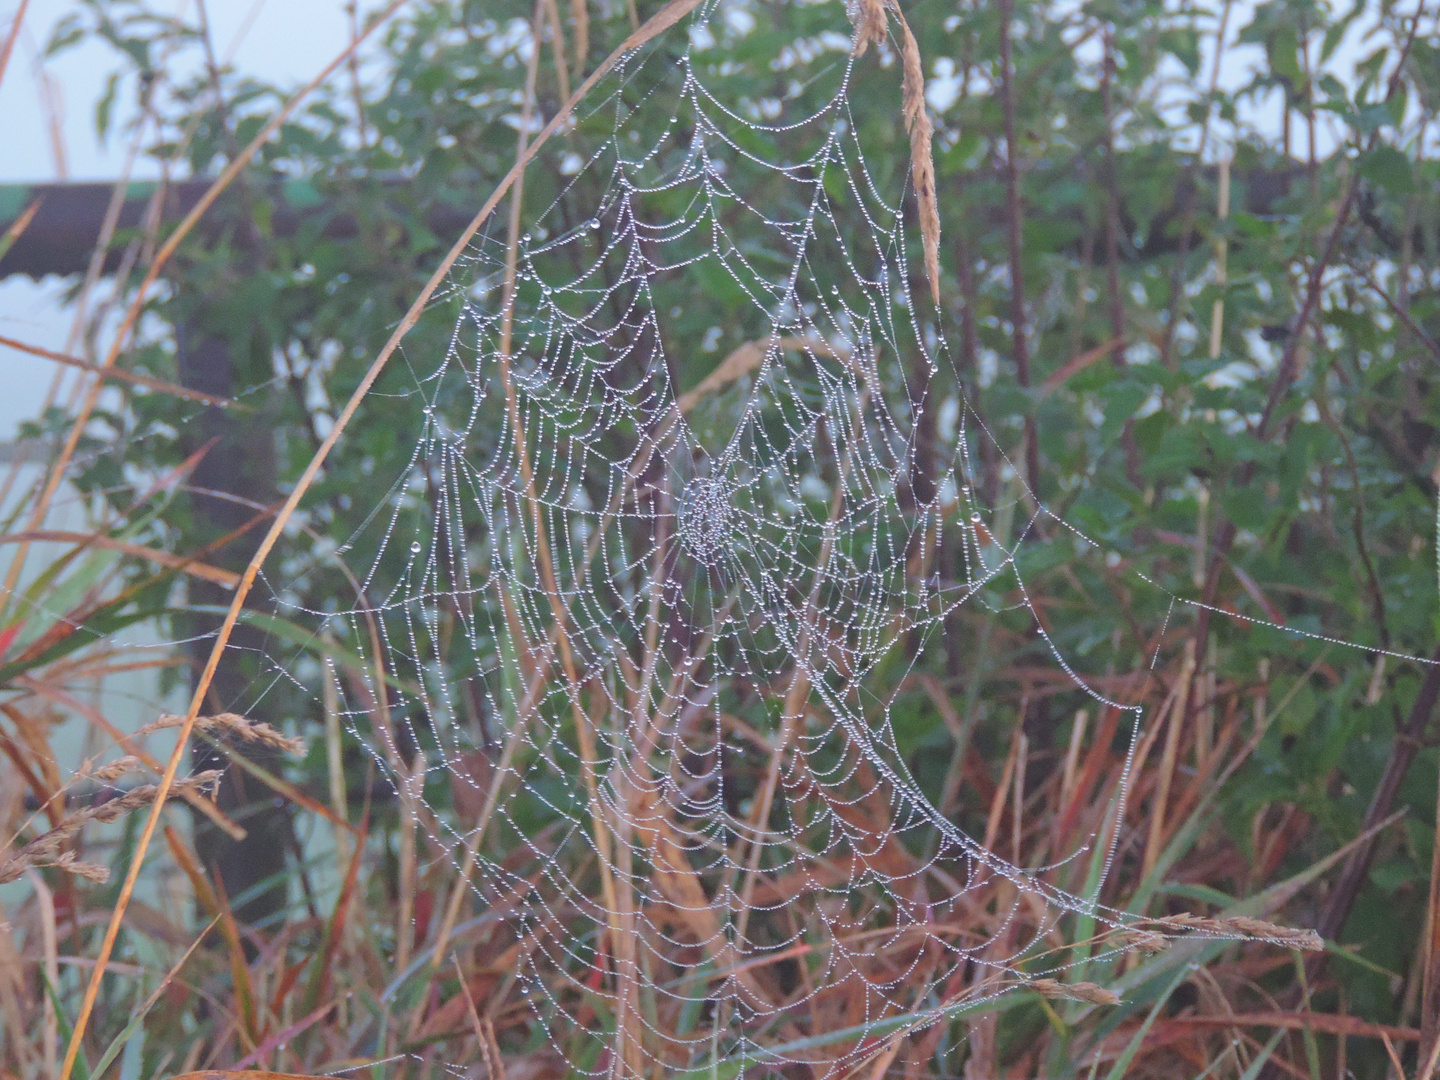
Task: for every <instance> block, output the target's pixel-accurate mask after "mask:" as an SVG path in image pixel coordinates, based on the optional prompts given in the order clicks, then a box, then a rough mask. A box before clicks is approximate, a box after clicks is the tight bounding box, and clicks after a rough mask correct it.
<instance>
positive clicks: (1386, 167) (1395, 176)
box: [1359, 146, 1415, 195]
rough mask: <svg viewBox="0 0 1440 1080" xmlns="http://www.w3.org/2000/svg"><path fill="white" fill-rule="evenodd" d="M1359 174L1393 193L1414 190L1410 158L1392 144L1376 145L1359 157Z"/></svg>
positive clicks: (1398, 193) (1406, 192) (1407, 193)
mask: <svg viewBox="0 0 1440 1080" xmlns="http://www.w3.org/2000/svg"><path fill="white" fill-rule="evenodd" d="M1359 171H1360V175H1361V176H1363V177H1364V178H1365V179H1366V180H1369V181H1370V182H1371V183H1373V184H1378V185H1379V186H1380V187H1382V188H1384V189H1385V190H1386V191H1389V192H1390V193H1391V194H1394V195H1409V194H1411V193H1412V192H1413V191H1414V190H1415V174H1414V170H1413V169H1412V168H1411V166H1410V159H1409V158H1407V157H1406V156H1405V155H1404V154H1402V153H1401V152H1400V151H1399V150H1397V149H1395V147H1393V146H1378V147H1376V148H1375V149H1374V150H1372V151H1370V153H1368V154H1366V155H1365V156H1364V157H1362V158H1361V159H1360V164H1359Z"/></svg>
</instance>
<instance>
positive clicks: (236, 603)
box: [58, 0, 700, 1080]
mask: <svg viewBox="0 0 1440 1080" xmlns="http://www.w3.org/2000/svg"><path fill="white" fill-rule="evenodd" d="M403 2H404V0H397V2H396V3H394V4H392V5H391V6H390V7H389V8H387V9H386V11H385V16H386V17H388V16H389V15H390V14H391V13H393V12H394V11H396V10H398V8H399V7H400V4H401V3H403ZM699 3H700V0H670V2H669V3H668V4H666V5H665V6H664V7H662V8H661V9H660V10H659V11H657V12H656V13H655V14H654V15H652V16H651V17H650V19H649V20H648V21H646V22H645V24H644V25H643V26H641V27H640V28H639V29H638V30H636V31H635V32H634V33H632V34H631V35H630V36H629V37H627V38H626V39H625V40H624V41H623V42H621V43H620V45H619V47H618V48H616V49H615V51H614V52H612V53H611V54H610V55H609V56H607V57H606V58H605V60H604V62H603V63H601V64H600V66H599V67H597V68H596V69H595V70H594V71H593V72H592V73H591V74H590V75H589V77H587V78H586V80H585V81H584V82H583V83H581V84H580V86H579V88H578V89H577V90H576V91H575V93H573V94H572V95H571V96H570V100H569V101H567V102H566V103H565V104H564V105H563V106H562V107H561V108H560V110H559V111H558V112H557V113H556V114H555V115H554V116H553V117H551V119H550V122H549V123H547V124H546V125H545V127H544V128H543V129H542V130H541V132H540V134H539V135H538V136H537V137H536V139H535V141H534V142H533V143H531V144H530V146H529V147H528V148H527V149H526V151H525V153H524V154H522V155H521V156H520V158H519V160H517V161H516V162H515V164H514V165H512V166H511V167H510V171H509V172H508V173H506V174H505V177H504V179H503V180H501V181H500V183H499V185H498V186H497V187H496V188H495V190H494V191H493V192H491V194H490V197H489V198H488V199H486V200H485V204H484V205H483V206H482V207H481V208H480V210H479V212H478V213H476V215H475V217H474V218H472V219H471V221H470V224H469V225H467V226H466V228H465V230H464V232H463V233H461V235H460V237H459V239H457V240H456V241H455V243H454V245H453V246H452V247H451V248H450V250H449V252H448V253H447V254H446V256H445V258H444V259H442V260H441V262H440V265H439V266H437V267H436V268H435V272H434V273H433V274H431V275H430V278H429V280H428V281H426V283H425V287H424V288H423V289H421V290H420V294H419V295H418V296H416V298H415V301H414V302H413V303H412V304H411V305H410V309H409V310H408V311H406V313H405V317H404V318H402V319H401V320H400V323H399V324H398V325H397V326H396V327H395V330H394V332H393V333H391V335H390V338H389V340H387V341H386V342H385V345H384V347H383V348H382V349H381V350H380V352H379V353H378V354H377V355H376V357H375V359H374V361H373V362H372V363H371V364H370V368H369V370H368V371H366V373H365V377H364V378H363V379H362V380H361V381H360V385H358V386H357V387H356V388H355V391H354V393H352V394H351V395H350V399H349V400H348V401H347V402H346V403H345V408H344V409H343V410H342V411H341V413H340V415H339V416H338V417H336V419H335V424H334V426H333V427H332V428H331V429H330V432H329V434H328V435H326V436H325V440H324V442H322V443H321V444H320V446H319V447H318V448H317V449H316V451H315V454H314V456H312V457H311V459H310V463H309V464H308V465H307V466H306V467H305V472H304V473H303V474H302V475H301V477H300V479H299V481H298V482H297V483H296V485H295V487H294V489H293V490H292V491H291V493H290V497H289V498H288V499H286V500H285V505H284V506H283V507H281V509H280V512H279V513H278V514H277V515H276V516H275V520H274V521H273V522H272V523H271V525H270V530H269V532H267V533H266V534H265V538H264V539H263V540H262V541H261V542H260V547H259V549H258V550H257V551H256V552H255V555H254V556H253V557H252V558H251V560H250V563H249V565H248V566H246V567H245V572H244V573H243V574H242V575H241V579H240V584H239V586H237V588H236V590H235V596H234V598H233V599H232V600H231V602H230V610H229V611H227V612H226V614H225V621H224V622H223V623H222V624H221V626H220V631H219V633H218V634H217V635H216V638H215V644H214V646H213V647H212V648H211V650H210V658H209V660H207V661H206V663H205V670H204V671H203V672H202V673H201V675H200V680H199V682H198V683H197V684H196V686H195V694H194V696H193V697H192V699H191V702H190V707H189V709H188V710H186V713H185V722H184V724H183V725H182V726H181V728H180V734H179V737H178V738H177V739H176V741H175V750H174V752H173V753H172V754H171V755H170V761H169V763H168V764H167V765H166V767H165V775H164V776H162V777H161V779H160V784H159V791H158V792H157V793H156V797H155V802H154V803H153V804H152V805H151V807H150V813H149V815H148V816H147V817H146V819H145V825H144V827H143V828H142V829H141V831H140V836H139V837H138V838H137V840H136V844H135V852H134V854H133V855H132V856H131V857H130V866H129V868H128V870H127V871H126V874H125V881H124V884H123V885H122V886H121V888H120V895H119V897H118V898H117V899H116V901H115V910H114V911H113V912H112V913H111V916H110V922H109V925H108V926H106V928H105V938H104V940H103V941H102V942H101V944H100V952H99V954H98V955H97V956H96V958H95V967H94V969H93V970H92V971H91V975H90V982H89V984H88V985H87V986H86V987H85V997H84V999H83V1001H82V1002H81V1004H80V1012H79V1015H78V1016H77V1017H76V1018H75V1026H74V1029H73V1032H72V1034H71V1036H70V1045H69V1046H68V1047H67V1049H66V1051H65V1063H64V1064H63V1065H62V1066H61V1069H60V1075H59V1078H58V1080H70V1076H71V1073H72V1072H73V1071H74V1068H75V1060H76V1058H77V1056H78V1055H79V1053H80V1043H81V1040H82V1039H83V1038H84V1035H85V1029H86V1027H87V1026H88V1024H89V1022H90V1014H91V1013H92V1012H93V1011H94V1009H95V999H96V997H97V996H98V995H99V992H100V981H101V979H102V978H103V977H104V974H105V966H106V965H107V964H108V963H109V961H110V954H111V953H112V952H113V951H114V948H115V939H116V938H117V937H118V936H119V933H120V926H121V924H122V923H123V922H124V919H125V909H126V907H127V906H128V905H129V902H130V897H131V895H132V894H133V893H134V891H135V883H136V881H137V880H138V878H139V876H140V867H141V866H142V864H143V863H144V861H145V853H146V851H147V850H148V849H149V846H150V841H151V839H152V838H153V837H154V835H155V829H156V826H157V825H158V823H159V820H160V811H161V809H162V808H163V807H164V804H165V799H166V796H168V795H169V793H170V788H171V787H172V786H173V785H174V782H175V774H176V773H177V772H178V771H179V768H180V761H181V759H182V758H183V757H184V754H185V747H186V746H187V745H188V744H189V742H190V734H191V732H192V731H193V730H194V728H195V720H196V717H198V716H199V715H200V709H201V706H202V705H203V703H204V700H205V695H206V694H207V693H208V692H209V689H210V683H211V681H212V680H213V679H214V678H215V671H216V669H217V668H218V667H219V666H220V657H221V656H222V655H223V654H224V652H225V646H226V644H227V643H228V642H229V640H230V634H231V632H232V631H233V630H234V629H235V623H236V622H237V621H238V620H239V618H240V611H241V609H242V608H243V607H244V604H245V598H246V596H248V595H249V593H250V589H251V587H252V586H253V585H254V583H255V577H256V575H257V574H258V573H259V572H260V567H261V565H262V564H263V563H264V562H265V559H266V557H267V556H269V554H270V552H271V550H272V549H273V548H274V547H275V542H276V541H277V540H278V539H279V538H280V533H281V532H282V531H283V530H284V528H285V525H286V523H287V522H288V521H289V520H290V518H291V516H293V515H294V513H295V509H296V507H297V506H299V504H300V500H301V499H302V498H303V497H304V496H305V493H306V492H307V491H309V490H310V486H311V484H313V483H314V482H315V477H316V476H317V475H319V472H320V467H321V466H322V465H323V464H324V463H325V459H326V458H327V457H329V455H330V451H331V450H332V449H333V448H334V446H335V444H336V442H338V441H339V439H340V435H341V434H342V433H343V432H344V431H345V429H346V428H347V427H348V426H349V424H350V421H351V419H352V418H353V417H354V415H355V412H356V411H357V410H358V409H359V407H360V403H361V402H362V401H364V400H365V397H366V396H367V395H368V394H369V393H370V388H371V387H372V386H374V385H375V381H376V380H377V379H378V378H379V377H380V373H381V372H382V371H383V370H384V369H385V365H386V364H387V363H388V362H389V360H390V357H391V356H392V355H394V353H395V350H396V349H398V348H399V347H400V342H401V340H402V339H403V338H404V337H405V335H406V334H408V333H409V332H410V330H411V328H412V327H414V325H415V324H416V323H417V322H419V321H420V315H421V313H422V312H423V311H424V310H425V305H426V304H427V303H429V301H430V297H431V296H432V295H434V293H435V290H436V289H438V288H439V287H440V283H441V282H442V281H444V280H445V275H446V274H448V273H449V272H450V268H451V267H452V266H453V265H454V264H455V261H456V260H457V259H458V258H459V257H460V256H461V254H463V253H464V251H465V249H466V248H467V247H468V246H469V244H470V241H471V239H473V238H474V236H475V234H476V233H477V232H479V231H480V227H481V226H482V225H483V224H484V223H485V221H486V220H487V219H488V218H489V217H490V215H491V214H492V213H493V212H494V210H495V207H496V206H497V205H499V202H500V200H501V199H503V198H504V197H505V195H506V193H507V192H508V191H509V190H510V188H511V187H512V186H513V185H514V183H515V181H516V180H517V179H518V178H519V176H520V174H521V173H522V172H523V171H524V170H525V167H526V166H527V165H529V164H530V162H531V161H532V160H533V159H534V158H535V156H536V154H538V153H539V152H540V148H541V147H542V146H544V145H545V144H546V143H547V142H548V141H549V140H550V138H551V137H552V136H553V135H554V134H555V132H557V131H559V130H560V128H561V126H562V125H564V124H565V122H566V121H567V120H568V119H569V118H570V116H571V115H572V113H573V112H574V111H575V107H576V106H577V105H578V104H579V103H580V102H581V101H582V100H583V99H584V98H585V97H586V96H587V95H588V94H589V93H590V91H591V90H592V89H594V87H595V85H596V83H598V82H599V81H600V80H601V79H602V78H603V77H604V76H605V75H606V74H608V73H609V72H610V70H611V69H612V68H613V67H614V66H615V65H616V64H617V63H619V62H620V60H621V59H622V58H623V57H624V56H626V55H627V54H629V53H630V52H633V51H634V50H635V49H638V48H639V47H640V46H641V45H644V44H645V43H646V42H647V41H649V40H651V39H652V38H654V37H656V36H657V35H659V34H661V33H663V32H664V31H665V30H668V29H669V28H670V27H672V26H674V25H675V24H676V23H677V22H679V21H680V20H681V19H682V18H684V17H685V16H686V15H688V14H689V13H690V12H691V11H693V10H694V9H695V8H696V7H697V6H698V5H699ZM382 21H383V19H381V20H377V21H376V22H375V23H372V24H371V30H373V29H374V28H375V27H376V26H378V25H380V22H382ZM369 32H370V31H366V33H369ZM363 38H364V35H363V34H362V35H361V37H360V38H357V39H356V40H355V41H354V42H352V43H351V45H350V46H349V47H348V48H347V49H346V50H345V52H343V53H342V54H341V55H340V57H338V58H337V59H336V60H335V61H334V62H332V63H331V64H330V66H329V67H327V68H326V70H325V72H324V74H323V75H322V76H321V78H320V79H317V80H316V81H315V82H313V83H311V84H310V87H307V88H306V91H302V92H301V95H297V99H298V97H299V96H303V94H304V93H305V92H307V91H308V90H309V89H310V88H312V87H314V86H317V85H319V82H320V81H322V80H323V78H324V77H326V76H328V75H329V73H330V72H331V71H332V70H334V69H335V68H336V67H337V66H339V64H341V63H342V62H343V61H344V59H345V58H346V57H348V56H349V55H350V53H351V52H352V51H353V50H354V49H355V48H356V46H358V45H359V43H360V41H361V40H363ZM287 108H293V100H292V104H291V105H290V106H288V107H287ZM268 133H269V131H268V128H267V131H263V132H261V135H257V136H256V139H257V140H259V139H260V138H261V136H266V137H268ZM252 146H256V149H258V145H256V144H255V143H252ZM247 149H248V148H247ZM250 152H252V153H253V151H250ZM235 171H236V172H238V169H237V170H235ZM226 173H227V174H229V173H230V170H228V169H227V170H226ZM222 178H223V177H222ZM233 178H234V177H233V175H230V176H229V179H233ZM227 182H228V181H227ZM218 183H219V181H217V184H218ZM212 190H213V189H212ZM215 194H217V195H218V191H216V192H215ZM209 201H210V202H213V201H214V199H213V198H211V199H210V200H209ZM202 205H208V203H207V202H204V201H203V200H202ZM197 209H198V207H197ZM201 212H202V213H203V210H202V211H201ZM198 216H199V215H198V214H195V213H193V212H192V216H191V217H194V218H198ZM191 217H187V218H186V221H187V222H190V224H191V225H192V226H193V224H194V221H193V220H192V219H191ZM182 224H183V223H182ZM167 257H168V255H167ZM158 262H159V260H158V259H157V264H158ZM147 280H149V279H148V278H147ZM132 321H133V320H127V322H132ZM123 333H124V329H123V328H122V335H123ZM118 340H119V337H117V341H118Z"/></svg>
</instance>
